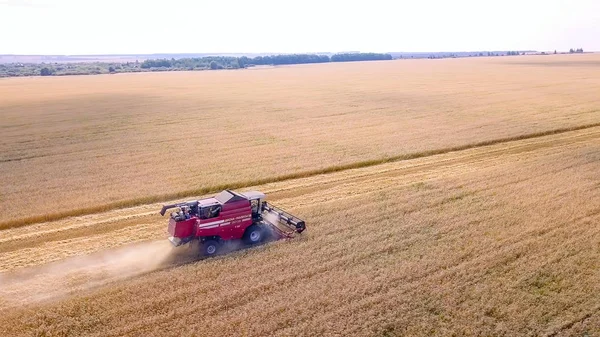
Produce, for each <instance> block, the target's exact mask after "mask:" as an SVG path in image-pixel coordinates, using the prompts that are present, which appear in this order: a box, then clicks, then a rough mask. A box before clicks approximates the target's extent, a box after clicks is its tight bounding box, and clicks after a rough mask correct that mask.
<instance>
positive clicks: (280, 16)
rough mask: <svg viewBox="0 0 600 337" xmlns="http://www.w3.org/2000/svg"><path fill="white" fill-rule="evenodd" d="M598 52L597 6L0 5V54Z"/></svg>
mask: <svg viewBox="0 0 600 337" xmlns="http://www.w3.org/2000/svg"><path fill="white" fill-rule="evenodd" d="M579 47H582V48H583V49H584V50H586V51H600V1H598V0H572V1H566V0H531V1H529V0H493V1H485V0H453V1H443V0H438V1H436V0H430V1H418V0H410V1H380V0H368V1H361V2H352V1H351V0H347V1H327V0H294V1H284V0H280V1H267V0H245V1H241V0H228V1H217V0H212V1H201V0H196V1H194V0H168V1H164V0H155V1H154V2H152V1H151V0H0V54H118V53H140V54H141V53H219V52H222V53H225V52H249V53H250V52H280V53H291V52H326V51H327V52H329V51H330V52H338V51H363V52H392V51H474V50H524V49H534V50H539V51H543V50H554V49H558V50H568V49H569V48H579Z"/></svg>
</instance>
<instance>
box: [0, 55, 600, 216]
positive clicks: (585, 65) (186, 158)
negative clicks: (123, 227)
mask: <svg viewBox="0 0 600 337" xmlns="http://www.w3.org/2000/svg"><path fill="white" fill-rule="evenodd" d="M598 62H600V57H599V56H597V55H583V56H581V55H576V56H574V55H568V56H552V57H548V58H543V57H515V58H490V59H485V58H482V59H476V60H473V59H449V60H441V61H430V60H403V61H394V62H371V63H368V62H367V63H352V64H321V65H300V66H289V67H277V68H271V69H262V70H256V71H222V72H190V73H186V72H178V73H160V74H125V75H115V76H90V77H86V76H82V77H65V78H17V79H3V80H0V115H1V116H2V119H1V120H0V128H1V129H2V136H1V137H2V140H3V141H2V142H0V171H1V172H2V175H0V222H1V223H2V224H3V226H4V227H11V226H15V225H23V224H27V223H32V222H38V221H46V220H52V219H57V218H60V217H64V216H71V215H78V214H84V213H90V212H98V211H103V210H107V209H111V208H114V207H125V206H131V205H136V204H142V203H147V202H153V201H156V200H164V199H168V198H172V197H179V196H184V195H191V194H198V193H201V192H207V191H209V190H211V189H213V187H221V186H224V185H225V186H233V187H235V186H238V187H239V186H247V185H248V184H258V183H261V182H266V181H269V179H272V178H273V177H284V178H286V177H290V174H292V175H293V174H300V175H303V174H305V173H307V172H308V173H310V172H319V170H327V168H330V167H347V166H348V165H350V166H351V165H353V163H356V162H378V161H382V160H383V161H385V160H386V158H397V157H402V156H403V155H410V154H414V153H422V152H427V151H431V150H436V149H441V148H453V147H461V146H465V145H468V144H476V143H479V142H485V141H490V140H494V139H500V138H510V137H519V136H521V135H526V134H532V133H533V134H535V133H540V132H545V131H547V130H554V129H562V128H570V127H577V126H580V125H586V124H594V123H598V122H600V121H599V120H598V117H597V116H598V109H599V105H600V104H599V103H600V97H599V96H598V95H597V92H599V91H600V76H598V75H600V74H599V72H600V70H598V69H599V68H598V67H596V66H595V65H596V64H597V63H598Z"/></svg>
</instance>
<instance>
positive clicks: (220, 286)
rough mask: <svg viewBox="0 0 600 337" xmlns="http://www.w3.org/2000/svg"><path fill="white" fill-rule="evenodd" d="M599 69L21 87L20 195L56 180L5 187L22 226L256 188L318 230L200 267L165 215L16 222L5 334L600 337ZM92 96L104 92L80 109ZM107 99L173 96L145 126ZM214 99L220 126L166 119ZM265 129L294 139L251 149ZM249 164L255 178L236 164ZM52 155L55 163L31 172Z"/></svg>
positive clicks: (12, 164) (274, 73) (356, 67)
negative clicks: (175, 195) (91, 209)
mask: <svg viewBox="0 0 600 337" xmlns="http://www.w3.org/2000/svg"><path fill="white" fill-rule="evenodd" d="M598 64H600V57H598V56H596V55H582V56H580V55H577V56H574V57H573V56H572V55H569V56H568V57H567V56H549V57H547V58H544V57H534V56H531V57H529V56H528V57H514V58H481V59H456V60H440V61H438V60H419V61H417V60H415V61H394V62H381V63H379V62H374V63H355V64H341V65H338V64H331V65H314V66H313V65H311V66H293V67H281V68H273V69H262V70H252V71H243V72H242V71H240V72H237V71H231V72H213V73H201V74H200V73H198V74H197V73H169V74H143V75H127V76H123V77H122V78H120V77H119V76H97V77H82V78H67V79H62V81H60V80H59V79H19V80H16V82H18V83H19V85H21V89H20V90H17V88H16V84H15V82H13V83H11V82H12V81H0V88H2V89H1V90H7V91H8V90H13V92H12V94H11V95H6V96H4V95H3V96H2V100H3V105H2V106H4V107H5V108H4V109H5V110H3V111H9V113H8V114H7V115H6V116H7V117H9V118H6V119H5V120H4V121H3V122H2V123H4V124H2V127H3V129H4V130H6V131H7V133H5V134H4V135H5V136H6V135H8V136H7V137H8V138H7V139H8V140H9V141H10V142H12V143H11V144H13V147H18V146H21V149H22V151H17V150H16V149H13V150H11V151H12V152H11V151H8V152H5V151H4V150H5V149H4V148H3V151H2V156H3V159H4V160H3V161H2V162H1V163H0V165H2V168H3V171H2V172H3V175H2V179H8V178H7V177H6V176H5V174H4V172H6V173H7V175H9V176H12V177H13V180H11V181H13V182H14V181H16V180H14V179H15V175H17V174H22V175H25V172H16V171H18V170H17V168H19V167H20V169H21V170H23V169H24V170H28V171H27V172H28V173H29V175H30V176H31V177H37V179H39V185H36V184H34V182H33V181H31V180H28V181H27V183H24V184H21V185H19V184H14V183H13V184H10V186H8V187H7V186H3V187H2V188H3V189H6V191H4V190H3V191H2V198H3V199H2V207H3V209H4V211H5V213H6V214H5V215H4V219H5V221H9V220H15V221H17V220H19V219H25V218H26V215H23V214H22V213H20V212H17V210H20V211H23V205H29V204H28V203H32V204H33V203H35V202H36V201H35V200H36V198H37V200H38V202H39V200H49V201H47V202H45V203H42V205H39V207H40V208H39V209H38V208H36V209H35V211H36V212H37V213H34V214H36V215H44V214H46V213H48V212H53V211H56V210H55V209H53V208H56V209H60V210H68V209H75V210H77V209H81V204H85V205H103V204H107V203H110V202H113V201H118V200H134V199H136V198H141V197H143V196H144V195H143V193H142V192H145V193H149V194H151V195H156V196H160V195H163V196H165V190H164V189H163V188H167V186H168V189H167V190H168V192H170V191H184V192H186V193H192V192H193V188H190V186H187V184H186V182H189V181H191V180H194V179H195V183H197V184H198V186H202V184H208V185H210V184H214V185H218V184H222V183H223V181H225V182H237V181H244V182H246V183H247V184H248V186H246V187H244V188H242V190H252V189H257V190H261V191H263V192H265V193H267V195H268V199H269V200H270V201H272V202H273V203H275V204H277V205H278V206H281V207H283V208H285V209H286V210H288V211H290V212H292V213H294V214H296V215H298V216H300V217H301V218H303V219H305V220H306V222H307V227H308V229H307V231H306V232H305V233H303V234H302V235H300V236H298V237H297V238H295V239H293V240H287V241H278V242H272V243H268V244H265V245H261V246H258V247H254V248H251V249H244V250H240V251H234V252H231V253H229V254H227V255H223V256H219V257H216V258H211V259H206V260H200V261H198V260H197V259H196V257H195V252H194V250H193V249H194V247H179V248H171V247H170V244H169V243H168V242H167V241H166V239H165V237H166V233H165V230H166V219H165V218H162V217H160V216H159V215H158V210H159V209H160V205H161V202H159V201H160V200H154V201H152V202H146V203H144V202H140V203H139V204H137V205H136V204H131V205H129V206H127V207H119V208H107V209H106V210H104V211H102V212H95V213H92V214H81V215H78V216H72V217H68V218H64V219H57V220H54V221H47V222H34V223H31V224H27V225H21V226H10V228H8V227H6V228H5V229H3V230H0V335H1V336H82V335H86V336H122V335H133V336H180V335H186V336H188V335H189V336H210V335H215V334H218V335H224V336H317V335H323V336H348V335H353V336H425V335H427V336H430V335H438V336H448V335H456V336H465V335H473V336H474V335H493V336H572V335H579V336H582V335H588V336H596V335H600V325H599V323H598V322H599V320H600V299H599V298H598V297H597V296H595V294H597V293H598V291H600V283H599V282H598V280H599V279H600V262H598V261H600V260H599V259H598V257H599V256H600V228H599V227H598V224H599V223H600V221H599V220H600V206H599V205H600V193H599V192H600V125H599V124H598V123H600V115H599V114H598V109H600V104H599V103H600V102H599V101H598V100H600V98H598V97H596V93H597V92H598V91H597V89H598V88H597V86H598V85H599V84H600V81H599V80H598V76H597V75H598V74H597V72H598V70H597V65H598ZM161 76H163V77H161ZM233 79H235V80H233ZM53 80H56V83H54V84H53V85H49V84H48V83H47V82H45V81H53ZM19 81H21V82H19ZM27 81H30V82H27ZM77 81H81V82H80V83H78V84H75V83H76V82H77ZM113 81H114V82H113ZM110 82H112V83H113V84H110ZM8 83H10V85H9V84H8ZM25 83H27V85H24V84H25ZM126 83H128V84H129V86H127V85H125V84H126ZM132 83H136V84H135V85H133V84H132ZM175 83H178V84H177V85H175ZM117 84H118V85H117ZM11 88H12V89H11ZM75 88H77V90H80V91H82V92H86V91H87V94H83V93H82V94H81V96H82V97H80V99H77V100H72V98H71V99H69V100H67V99H66V98H65V100H63V101H62V103H60V102H61V101H60V100H61V99H59V98H58V97H60V96H61V95H62V96H72V95H74V94H73V92H74V90H75ZM119 88H120V91H119ZM199 88H202V90H200V89H199ZM250 89H252V90H256V92H255V95H253V94H252V92H251V90H250ZM244 90H245V91H244ZM98 91H102V92H111V93H112V94H111V95H117V96H118V93H120V94H123V93H124V92H129V93H131V92H135V91H137V92H138V93H139V94H141V93H142V92H144V91H145V92H151V93H154V94H152V95H149V97H147V102H146V105H145V108H143V109H142V108H140V105H139V104H140V101H137V100H133V101H129V102H130V104H131V105H129V107H130V109H131V110H132V111H133V109H134V107H135V109H138V115H137V118H131V120H129V122H124V120H120V119H117V117H118V116H120V115H119V113H118V111H119V110H118V109H124V110H127V109H126V107H127V104H126V102H127V99H124V98H123V96H120V98H118V97H117V98H116V99H115V100H114V101H111V100H109V99H102V100H100V99H99V100H97V101H94V100H92V99H84V98H83V97H85V95H91V93H96V92H98ZM194 92H196V93H197V94H196V95H194V94H193V93H194ZM351 92H352V94H351ZM159 93H162V94H159ZM208 93H210V94H208ZM94 95H95V94H94ZM153 95H156V96H153ZM344 95H346V96H344ZM26 96H27V97H30V100H29V101H28V102H27V104H25V103H23V101H24V100H25V99H24V98H23V97H26ZM236 97H238V98H239V97H243V99H242V98H239V99H237V98H236ZM383 97H388V99H387V100H385V99H383ZM88 98H89V97H88ZM128 99H131V97H129V98H128ZM328 99H330V100H328ZM36 100H37V102H38V103H37V104H39V106H38V108H36V109H37V110H36V109H32V108H31V107H32V106H33V104H34V103H32V102H34V101H36ZM208 101H211V103H210V104H209V103H207V102H208ZM244 101H245V102H244ZM19 102H21V103H19ZM199 102H204V103H205V104H206V105H203V106H204V109H206V110H202V111H204V112H205V113H206V114H207V115H211V114H212V115H211V116H215V117H217V119H216V120H215V121H214V129H213V130H214V131H210V132H207V133H194V132H192V130H189V129H185V128H179V124H169V122H167V120H169V121H174V119H177V118H178V117H177V116H178V114H166V113H165V111H167V110H168V111H173V110H174V109H175V108H176V107H178V106H179V110H178V111H181V113H182V114H184V116H187V117H188V118H190V117H191V116H194V115H195V114H197V113H198V112H199V111H200V110H198V109H199V108H197V107H196V106H197V104H199ZM327 102H329V103H327ZM334 102H335V104H334ZM52 104H55V105H52ZM86 104H87V105H86ZM113 104H114V105H113ZM286 104H287V105H288V107H287V108H285V109H283V108H282V107H283V106H284V105H286ZM353 104H354V105H356V106H352V105H353ZM378 104H379V105H381V107H382V109H377V106H378ZM19 106H21V109H23V108H24V107H27V109H30V110H19V108H18V107H19ZM48 106H50V107H54V108H53V109H54V110H53V109H49V108H45V107H48ZM82 106H85V108H82ZM109 106H112V108H108V107H109ZM168 106H172V107H173V108H167V107H168ZM384 106H385V107H384ZM6 107H9V108H6ZM226 107H229V108H226ZM235 107H237V109H236V108H235ZM276 107H277V108H282V109H283V110H280V111H275V110H274V109H276ZM77 109H82V110H77ZM145 109H146V111H145V112H142V110H145ZM228 109H229V110H228ZM90 110H91V111H94V113H91V112H90ZM18 111H29V114H30V116H37V117H38V119H37V120H40V119H41V120H46V121H47V123H45V124H44V123H42V122H39V123H38V122H35V123H34V122H26V121H23V120H21V119H20V116H19V114H18V113H17V112H18ZM75 111H80V114H81V115H78V114H77V113H74V112H75ZM229 111H230V112H229ZM244 111H249V112H251V113H247V114H245V113H244ZM123 114H127V113H123ZM78 116H79V117H78ZM256 116H260V117H261V118H262V120H261V122H260V123H256V124H243V123H242V124H238V123H241V121H243V120H245V119H249V118H251V117H252V118H254V117H256ZM21 117H22V116H21ZM77 118H81V120H79V122H77V123H75V120H76V119H77ZM123 118H125V117H123ZM127 118H128V117H127ZM160 118H163V125H158V124H160V123H159V122H157V121H158V120H160ZM34 119H35V118H34ZM19 121H21V122H22V124H19ZM11 123H12V124H11ZM27 123H33V124H27ZM78 123H79V124H78ZM102 123H107V125H110V127H108V128H107V129H102V128H99V129H96V126H98V125H99V124H102ZM193 123H196V125H198V126H199V125H200V124H198V123H199V122H193ZM74 124H76V125H77V126H74ZM4 125H7V126H6V127H5V126H4ZM8 125H11V126H8ZM19 125H21V126H19ZM117 126H120V127H121V128H119V127H117ZM177 128H179V129H177ZM228 128H233V129H232V130H236V131H231V132H229V133H225V132H221V133H220V132H217V130H220V131H224V130H228ZM236 128H238V129H236ZM26 129H29V130H32V131H34V132H32V133H31V134H30V135H29V136H30V137H34V136H35V137H38V138H36V139H35V140H31V141H30V142H27V141H26V140H27V137H26V136H25V135H26ZM91 130H97V131H98V132H97V133H95V132H91ZM178 130H179V131H181V132H180V133H178V132H176V131H178ZM553 130H554V131H553ZM134 131H137V132H134ZM159 131H160V132H159ZM163 131H171V132H166V133H163ZM259 131H260V132H263V134H266V135H270V136H274V137H276V139H275V140H273V139H272V140H270V141H266V142H264V143H261V144H258V143H252V142H254V141H257V138H253V137H252V135H255V134H260V132H259ZM86 132H87V133H88V134H89V135H88V136H85V134H86ZM125 134H128V135H129V138H128V137H125V136H124V135H125ZM299 135H302V136H303V137H297V136H299ZM236 136H237V137H236ZM277 137H281V138H282V139H283V138H285V139H289V140H288V141H287V143H286V142H280V141H278V140H277V139H279V138H277ZM286 137H287V138H286ZM17 139H20V141H17ZM190 139H192V140H194V141H195V142H198V143H202V146H201V147H199V149H204V148H205V147H206V146H209V147H210V146H213V147H215V148H216V149H219V150H221V151H223V152H222V153H218V154H214V156H212V157H211V156H204V157H203V156H196V157H188V158H189V161H188V162H187V163H186V161H185V160H184V159H185V156H184V157H183V158H180V157H177V156H176V152H177V151H175V150H176V148H177V147H180V146H186V145H189V142H188V141H187V140H190ZM42 140H43V141H42ZM55 142H59V143H60V144H61V145H55V144H56V143H55ZM61 142H63V143H61ZM248 142H251V143H248ZM150 144H154V145H157V144H162V145H161V146H158V147H157V146H149V145H150ZM332 144H333V145H332ZM469 144H471V145H469ZM34 145H37V146H38V147H39V148H40V149H39V151H38V152H35V151H34ZM334 145H335V146H334ZM0 146H3V147H7V148H8V145H6V143H4V142H3V143H2V145H0ZM311 146H312V147H311ZM11 149H12V148H11ZM28 151H29V152H28ZM311 151H314V156H313V155H312V154H313V152H311ZM25 153H29V157H31V158H30V159H24V158H25V157H26V156H25ZM411 153H412V154H419V153H420V155H415V156H405V157H402V155H403V154H411ZM171 155H172V156H171ZM17 156H21V158H22V159H19V160H8V159H11V158H12V159H14V158H17ZM127 157H129V158H131V159H135V160H133V161H128V160H126V158H127ZM386 157H387V158H395V160H389V161H385V160H380V161H377V159H381V158H386ZM90 158H92V159H90ZM159 159H160V160H159ZM219 159H220V160H221V162H219ZM53 160H54V161H56V160H60V162H54V161H53ZM211 160H212V161H211ZM234 160H235V161H243V162H246V163H248V165H232V166H229V165H226V166H224V165H223V164H222V163H223V162H232V161H234ZM367 160H372V162H370V163H369V162H365V163H366V164H365V165H357V166H356V167H352V168H350V167H348V168H347V169H344V168H341V169H339V170H331V171H328V172H327V173H326V174H316V173H314V174H305V175H302V174H298V175H296V176H294V177H292V176H290V177H289V178H288V179H281V180H277V181H265V180H266V178H268V177H269V174H274V175H278V176H284V175H286V174H287V175H290V174H292V173H295V172H300V173H302V172H309V171H311V170H315V168H326V167H332V166H335V165H341V164H348V165H350V164H352V163H357V162H361V161H363V162H364V161H367ZM36 161H39V162H40V164H41V163H46V164H47V165H31V166H26V165H25V164H26V163H27V162H29V163H30V164H31V163H34V162H36ZM93 163H97V164H98V165H93ZM102 163H104V164H106V165H102ZM19 165H21V166H19ZM71 165H74V166H71ZM211 165H212V166H211ZM46 166H48V167H46ZM40 167H41V168H42V171H43V172H45V174H42V173H41V172H38V171H36V169H38V168H40ZM69 167H73V168H77V169H73V170H71V171H69V170H70V169H69V170H67V169H66V168H69ZM84 167H85V168H86V169H89V170H97V172H96V173H94V174H91V173H90V172H91V171H85V170H84ZM79 169H81V170H83V171H79ZM11 170H14V171H11ZM82 172H84V176H79V174H80V173H82ZM134 173H138V174H134ZM85 174H88V175H85ZM63 175H64V176H63ZM194 175H195V176H194ZM192 176H194V177H195V178H194V179H192V178H191V177H192ZM55 177H56V180H57V181H54V178H55ZM261 179H262V180H263V182H262V183H259V184H254V185H252V181H260V180H261ZM112 183H115V184H116V185H113V184H112ZM52 186H54V187H52ZM61 186H62V187H64V188H65V190H60V192H59V191H58V187H61ZM44 187H45V188H44ZM85 191H92V192H95V193H91V195H85V196H84V194H85V193H84V192H85ZM152 193H154V194H152ZM8 196H10V200H11V201H10V202H6V200H7V199H9V198H8ZM195 197H201V195H190V196H189V198H195ZM142 201H143V200H142ZM165 201H169V200H165ZM19 205H20V206H21V207H18V206H19ZM50 206H53V208H52V207H50ZM11 210H12V211H11ZM11 212H12V213H11ZM27 212H29V210H27ZM8 214H12V215H8Z"/></svg>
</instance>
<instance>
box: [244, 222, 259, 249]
mask: <svg viewBox="0 0 600 337" xmlns="http://www.w3.org/2000/svg"><path fill="white" fill-rule="evenodd" d="M263 236H264V232H263V229H262V228H260V227H259V226H257V225H252V226H250V227H248V229H246V233H244V241H246V243H247V244H249V245H254V244H257V243H260V242H261V241H262V240H263Z"/></svg>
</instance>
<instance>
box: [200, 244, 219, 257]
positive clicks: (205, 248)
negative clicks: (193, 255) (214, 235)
mask: <svg viewBox="0 0 600 337" xmlns="http://www.w3.org/2000/svg"><path fill="white" fill-rule="evenodd" d="M200 247H201V248H200V253H201V254H202V255H203V256H214V255H217V253H218V252H219V243H218V242H217V241H215V240H208V241H204V242H203V243H202V245H201V246H200Z"/></svg>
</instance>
